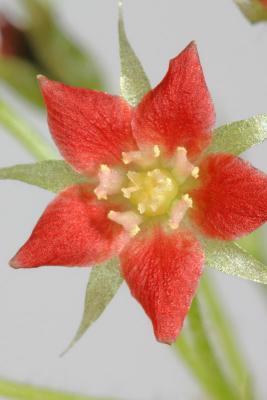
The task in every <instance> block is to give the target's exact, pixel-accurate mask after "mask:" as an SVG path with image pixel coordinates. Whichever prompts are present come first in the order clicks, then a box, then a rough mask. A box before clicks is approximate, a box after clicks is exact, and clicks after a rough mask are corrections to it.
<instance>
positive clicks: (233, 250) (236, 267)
mask: <svg viewBox="0 0 267 400" xmlns="http://www.w3.org/2000/svg"><path fill="white" fill-rule="evenodd" d="M204 247H205V255H206V265H207V266H209V267H211V268H214V269H217V270H218V271H221V272H224V273H226V274H230V275H235V276H239V277H240V278H244V279H249V280H251V281H254V282H259V283H264V284H267V266H266V265H264V264H262V263H261V262H260V261H258V260H256V259H255V258H254V257H253V256H252V255H250V254H249V253H247V252H246V251H245V250H244V249H242V248H241V247H240V246H239V245H238V244H236V243H234V242H223V241H219V240H218V241H217V240H206V241H204Z"/></svg>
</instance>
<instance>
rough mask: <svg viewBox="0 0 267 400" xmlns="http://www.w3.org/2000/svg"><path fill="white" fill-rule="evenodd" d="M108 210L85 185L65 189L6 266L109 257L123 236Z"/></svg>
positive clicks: (85, 261) (83, 262) (80, 262)
mask: <svg viewBox="0 0 267 400" xmlns="http://www.w3.org/2000/svg"><path fill="white" fill-rule="evenodd" d="M111 207H112V209H114V207H113V206H111ZM115 208H116V207H115ZM109 210H110V207H109V206H108V205H107V204H106V203H100V202H99V201H98V202H97V201H95V200H94V197H93V196H92V195H91V194H90V193H89V191H88V186H73V187H71V188H69V189H67V190H65V191H64V192H62V193H60V194H59V195H58V196H57V197H56V198H55V200H54V201H52V203H51V204H50V205H49V206H48V207H47V209H46V210H45V212H44V213H43V215H42V216H41V218H40V220H39V221H38V223H37V225H36V227H35V228H34V230H33V233H32V234H31V236H30V238H29V239H28V241H27V242H26V243H25V244H24V246H23V247H22V248H21V249H20V250H19V251H18V253H17V254H16V256H15V257H14V258H13V259H12V260H11V262H10V265H11V266H12V267H14V268H32V267H39V266H42V265H64V266H78V265H80V266H83V265H88V264H92V263H98V262H101V261H104V260H105V259H107V258H109V257H112V256H113V255H115V254H117V253H118V251H120V250H121V247H122V246H123V245H124V244H125V240H126V237H125V233H124V232H123V231H122V229H121V227H120V225H118V224H116V223H113V222H112V221H110V220H109V219H107V213H108V212H109Z"/></svg>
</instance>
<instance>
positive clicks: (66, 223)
mask: <svg viewBox="0 0 267 400" xmlns="http://www.w3.org/2000/svg"><path fill="white" fill-rule="evenodd" d="M40 83H41V88H42V92H43V95H44V99H45V102H46V105H47V110H48V121H49V126H50V130H51V132H52V135H53V138H54V140H55V142H56V144H57V146H58V147H59V149H60V151H61V153H62V155H63V156H64V158H65V159H66V160H67V161H68V162H69V163H70V164H71V165H72V166H73V167H74V168H75V169H76V170H77V171H79V172H80V173H82V174H85V175H88V176H91V177H92V176H94V179H95V181H94V183H93V184H90V185H89V184H88V185H86V184H83V185H77V186H74V187H70V188H68V189H66V190H65V191H63V192H62V193H60V194H59V195H58V197H56V199H55V200H54V201H53V202H52V203H51V204H50V205H49V206H48V208H47V209H46V211H45V212H44V214H43V215H42V217H41V218H40V220H39V222H38V223H37V226H36V227H35V229H34V231H33V233H32V235H31V237H30V238H29V240H28V241H27V242H26V244H25V245H24V246H23V247H22V248H21V249H20V250H19V252H18V253H17V255H16V256H15V257H14V258H13V259H12V260H11V265H12V266H13V267H15V268H27V267H29V268H30V267H38V266H41V265H66V266H74V265H80V266H85V265H92V264H95V263H99V262H101V261H104V260H106V259H108V258H109V257H113V256H119V258H120V261H121V270H122V274H123V276H124V278H125V279H126V281H127V283H128V285H129V287H130V289H131V291H132V294H133V295H134V297H135V298H136V299H137V300H138V301H139V302H140V303H141V305H142V306H143V308H144V309H145V311H146V313H147V314H148V315H149V317H150V318H151V320H152V323H153V326H154V331H155V335H156V337H157V339H158V340H159V341H162V342H166V343H171V342H173V341H174V340H175V338H176V337H177V335H178V334H179V332H180V330H181V327H182V324H183V321H184V318H185V316H186V314H187V312H188V310H189V307H190V304H191V301H192V298H193V296H194V294H195V291H196V288H197V285H198V281H199V278H200V275H201V273H202V269H203V264H204V252H203V250H202V248H201V245H200V243H199V241H198V239H197V236H196V235H198V232H202V233H203V234H204V235H206V236H208V237H211V238H217V239H222V240H232V239H235V238H237V237H239V236H242V235H244V234H247V233H249V232H251V231H253V230H254V229H256V228H257V227H258V226H260V225H261V224H262V223H264V222H265V221H266V215H267V177H266V175H264V174H263V173H261V172H259V171H257V170H256V169H254V168H253V167H252V166H250V165H249V164H248V163H247V162H245V161H243V160H241V159H240V158H237V157H235V156H232V155H230V154H222V153H216V154H212V155H205V149H206V148H207V147H208V145H209V143H210V142H211V140H212V136H211V131H212V127H213V124H214V119H215V118H214V110H213V105H212V101H211V98H210V95H209V92H208V89H207V86H206V83H205V80H204V76H203V72H202V69H201V65H200V62H199V58H198V54H197V49H196V46H195V45H194V44H193V43H192V44H190V45H189V46H188V47H187V48H186V49H185V50H184V51H183V52H182V53H181V54H180V55H178V56H177V57H176V58H174V59H173V60H172V61H171V62H170V67H169V70H168V72H167V75H166V76H165V77H164V79H163V80H162V82H161V83H160V84H159V85H158V86H157V87H156V88H155V89H153V90H151V91H150V92H149V93H148V94H147V95H146V96H145V97H144V98H143V99H142V101H141V102H140V104H139V105H138V106H137V107H136V108H132V107H130V105H129V104H127V103H126V102H125V101H124V100H123V99H122V98H120V97H117V96H111V95H109V94H105V93H101V92H96V91H92V90H87V89H78V88H73V87H70V86H66V85H63V84H61V83H58V82H54V81H50V80H48V79H47V78H45V77H40Z"/></svg>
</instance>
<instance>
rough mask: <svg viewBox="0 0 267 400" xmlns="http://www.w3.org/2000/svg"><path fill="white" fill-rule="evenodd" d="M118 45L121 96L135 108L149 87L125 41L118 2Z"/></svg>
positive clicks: (120, 4) (139, 65)
mask: <svg viewBox="0 0 267 400" xmlns="http://www.w3.org/2000/svg"><path fill="white" fill-rule="evenodd" d="M119 45H120V60H121V76H120V91H121V96H122V97H123V98H124V99H125V100H126V101H128V103H129V104H131V105H132V106H136V105H137V104H138V103H139V101H140V100H141V99H142V97H143V96H144V95H145V94H146V93H147V92H148V91H149V90H150V88H151V87H150V83H149V80H148V78H147V76H146V74H145V72H144V69H143V67H142V65H141V63H140V61H139V59H138V58H137V56H136V55H135V53H134V51H133V49H132V47H131V45H130V43H129V41H128V39H127V36H126V33H125V29H124V22H123V15H122V1H119Z"/></svg>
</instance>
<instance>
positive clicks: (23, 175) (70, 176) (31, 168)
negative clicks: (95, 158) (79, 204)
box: [0, 160, 89, 193]
mask: <svg viewBox="0 0 267 400" xmlns="http://www.w3.org/2000/svg"><path fill="white" fill-rule="evenodd" d="M0 179H13V180H17V181H22V182H25V183H29V184H30V185H34V186H39V187H41V188H42V189H46V190H49V191H50V192H55V193H57V192H60V191H61V190H63V189H65V188H66V187H68V186H72V185H75V184H81V183H89V179H88V178H86V177H85V176H83V175H80V174H78V173H77V172H75V171H74V170H73V169H72V168H71V167H70V166H69V165H68V164H67V163H66V162H65V161H62V160H48V161H40V162H37V163H35V164H19V165H14V166H12V167H7V168H1V169H0Z"/></svg>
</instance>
